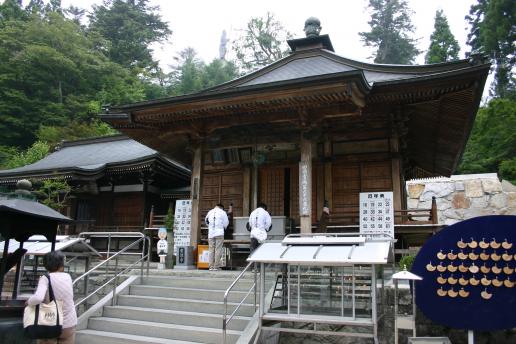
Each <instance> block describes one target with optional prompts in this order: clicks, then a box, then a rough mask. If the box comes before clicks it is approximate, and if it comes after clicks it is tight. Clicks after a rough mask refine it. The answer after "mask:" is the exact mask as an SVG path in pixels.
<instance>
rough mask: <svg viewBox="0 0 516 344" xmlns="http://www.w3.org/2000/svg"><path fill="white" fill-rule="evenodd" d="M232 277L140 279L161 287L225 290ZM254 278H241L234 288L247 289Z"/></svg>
mask: <svg viewBox="0 0 516 344" xmlns="http://www.w3.org/2000/svg"><path fill="white" fill-rule="evenodd" d="M233 281H234V280H233V279H229V278H210V277H205V278H203V277H198V278H188V277H182V276H181V277H174V278H170V277H165V276H149V277H144V278H143V279H142V282H141V284H142V285H152V286H162V287H179V288H199V287H205V288H206V289H210V290H226V289H227V288H228V287H229V286H230V285H231V283H232V282H233ZM253 283H254V280H247V279H244V280H241V281H239V282H238V283H237V284H236V285H235V288H234V290H240V291H243V290H245V291H247V290H249V288H251V286H252V285H253Z"/></svg>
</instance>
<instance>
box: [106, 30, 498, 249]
mask: <svg viewBox="0 0 516 344" xmlns="http://www.w3.org/2000/svg"><path fill="white" fill-rule="evenodd" d="M307 24H309V25H307V26H306V27H305V31H306V33H307V37H306V38H301V39H292V40H289V41H288V44H289V46H290V48H291V50H292V51H291V53H290V55H288V56H287V57H285V58H282V59H280V60H278V61H276V62H275V63H273V64H271V65H268V66H266V67H264V68H262V69H260V70H257V71H255V72H252V73H250V74H247V75H245V76H243V77H240V78H238V79H235V80H232V81H229V82H227V83H224V84H221V85H218V86H216V87H213V88H210V89H206V90H203V91H201V92H198V93H194V94H188V95H183V96H177V97H170V98H165V99H159V100H153V101H146V102H140V103H133V104H127V105H122V106H117V107H112V108H111V109H110V110H109V112H108V113H105V114H103V115H102V118H103V119H104V120H105V121H107V122H109V123H110V124H111V125H112V126H113V127H114V128H116V129H117V130H119V131H121V132H123V133H124V134H126V135H128V136H130V137H131V138H133V139H135V140H137V141H139V142H141V143H143V144H145V145H147V146H149V147H152V148H153V149H155V150H157V151H159V152H161V153H163V154H166V155H167V156H169V157H171V158H173V159H175V160H178V161H180V162H182V163H184V164H187V165H190V166H191V168H192V175H191V183H190V187H191V195H190V197H191V200H192V227H191V243H192V245H194V246H195V245H196V244H197V243H198V242H199V240H200V228H201V220H202V219H203V216H204V215H205V214H206V212H207V211H208V210H209V209H210V208H212V207H213V206H214V205H215V204H216V203H218V202H222V203H224V204H226V205H228V204H229V203H233V206H234V207H233V210H234V216H235V217H238V216H248V215H249V213H250V212H251V211H252V210H253V208H254V207H255V206H256V204H257V202H259V201H263V202H265V203H266V204H267V205H268V210H269V211H270V213H271V215H273V216H285V217H286V218H288V219H291V220H292V223H293V224H294V226H297V227H299V228H300V231H301V232H302V233H309V232H311V231H312V229H314V228H315V227H316V226H317V222H318V219H319V217H320V215H321V212H322V209H323V206H324V204H325V201H327V204H328V207H329V209H330V212H331V221H332V223H333V224H335V225H337V224H338V225H341V226H342V228H346V226H350V227H353V226H356V225H358V221H359V217H358V209H359V193H360V192H374V191H392V192H393V194H394V209H395V215H396V224H397V225H398V226H397V227H396V231H397V233H402V232H403V231H405V230H406V228H407V227H404V225H405V226H406V225H407V223H412V225H414V221H412V220H413V218H412V217H411V216H410V214H409V213H408V212H407V211H406V210H405V209H406V208H407V207H406V191H405V181H406V180H408V179H411V178H418V177H429V176H450V175H451V174H452V173H453V172H454V170H455V168H456V167H457V164H458V163H459V160H460V158H461V155H462V153H463V150H464V147H465V144H466V142H467V140H468V137H469V134H470V131H471V128H472V125H473V122H474V119H475V115H476V112H477V110H478V106H479V102H480V99H481V96H482V92H483V89H484V83H485V81H486V77H487V75H488V72H489V68H490V65H489V64H487V63H484V62H483V61H482V59H480V58H479V57H478V56H472V57H471V58H469V59H465V60H459V61H454V62H448V63H440V64H432V65H380V64H371V63H364V62H359V61H354V60H351V59H348V58H345V57H342V56H340V55H337V54H336V53H335V52H334V49H333V46H332V43H331V40H330V37H329V36H328V35H319V30H320V27H317V25H315V27H316V28H315V29H314V30H312V29H313V27H314V25H313V24H314V23H313V21H312V22H310V21H307ZM423 220H425V219H423ZM435 222H436V219H435V218H434V219H433V220H432V219H431V212H430V204H429V212H428V217H427V218H426V221H420V222H419V224H423V223H425V224H428V223H430V224H431V223H434V224H435ZM414 226H416V225H414ZM414 226H412V227H410V228H412V229H413V231H414V232H417V230H416V229H414V228H415V227H414ZM434 229H435V228H434ZM431 230H432V229H430V231H431Z"/></svg>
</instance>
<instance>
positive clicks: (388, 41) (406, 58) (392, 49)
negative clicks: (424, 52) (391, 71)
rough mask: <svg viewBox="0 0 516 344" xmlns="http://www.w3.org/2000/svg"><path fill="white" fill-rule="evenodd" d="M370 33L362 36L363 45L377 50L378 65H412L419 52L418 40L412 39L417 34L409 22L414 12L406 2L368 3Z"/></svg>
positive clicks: (374, 1)
mask: <svg viewBox="0 0 516 344" xmlns="http://www.w3.org/2000/svg"><path fill="white" fill-rule="evenodd" d="M369 8H370V9H371V20H370V21H369V22H368V23H369V25H370V26H371V31H369V32H360V33H359V35H360V37H361V39H362V41H363V42H364V43H365V45H366V46H368V47H374V48H375V49H377V50H376V53H375V54H374V57H375V59H374V62H375V63H388V64H411V63H413V62H414V59H415V58H416V56H417V55H418V54H419V53H420V51H419V50H418V49H417V48H416V40H415V39H412V38H410V37H409V35H408V34H409V33H413V32H414V26H413V25H412V23H411V22H410V15H411V14H412V11H411V10H410V9H409V7H408V5H407V2H406V1H405V0H369Z"/></svg>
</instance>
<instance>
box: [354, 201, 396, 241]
mask: <svg viewBox="0 0 516 344" xmlns="http://www.w3.org/2000/svg"><path fill="white" fill-rule="evenodd" d="M393 207H394V203H393V194H392V192H391V191H386V192H361V193H360V234H366V235H375V234H376V235H377V234H386V235H389V236H390V237H392V238H394V209H393Z"/></svg>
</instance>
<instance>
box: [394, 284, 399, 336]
mask: <svg viewBox="0 0 516 344" xmlns="http://www.w3.org/2000/svg"><path fill="white" fill-rule="evenodd" d="M394 344H398V280H397V279H395V280H394Z"/></svg>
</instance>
